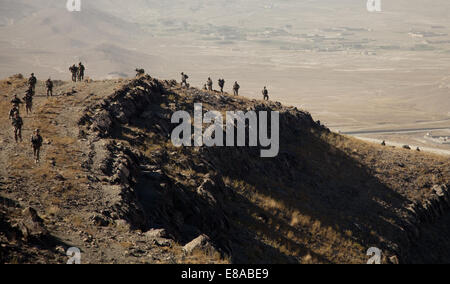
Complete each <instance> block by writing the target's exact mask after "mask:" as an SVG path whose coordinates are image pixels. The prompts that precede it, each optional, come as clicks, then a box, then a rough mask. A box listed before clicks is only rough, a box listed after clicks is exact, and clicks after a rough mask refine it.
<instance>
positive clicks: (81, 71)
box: [77, 62, 86, 82]
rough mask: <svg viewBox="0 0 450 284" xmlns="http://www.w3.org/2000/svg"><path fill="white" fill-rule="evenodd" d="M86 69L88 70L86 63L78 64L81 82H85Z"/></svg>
mask: <svg viewBox="0 0 450 284" xmlns="http://www.w3.org/2000/svg"><path fill="white" fill-rule="evenodd" d="M84 70H86V68H85V67H84V65H83V64H82V63H81V62H80V63H79V64H78V70H77V71H78V81H79V82H83V80H84Z"/></svg>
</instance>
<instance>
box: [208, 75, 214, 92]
mask: <svg viewBox="0 0 450 284" xmlns="http://www.w3.org/2000/svg"><path fill="white" fill-rule="evenodd" d="M206 84H207V85H208V91H212V90H213V81H212V80H211V77H209V78H208V81H207V82H206Z"/></svg>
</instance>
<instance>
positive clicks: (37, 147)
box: [31, 129, 43, 164]
mask: <svg viewBox="0 0 450 284" xmlns="http://www.w3.org/2000/svg"><path fill="white" fill-rule="evenodd" d="M42 142H43V139H42V136H41V135H40V131H39V129H36V130H35V131H34V134H33V135H32V136H31V147H32V148H33V155H34V159H35V162H36V164H37V163H39V159H40V152H41V147H42Z"/></svg>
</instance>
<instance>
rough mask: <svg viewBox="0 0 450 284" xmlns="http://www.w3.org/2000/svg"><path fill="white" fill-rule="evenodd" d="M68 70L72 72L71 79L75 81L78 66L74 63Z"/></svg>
mask: <svg viewBox="0 0 450 284" xmlns="http://www.w3.org/2000/svg"><path fill="white" fill-rule="evenodd" d="M69 70H70V72H71V73H72V81H73V82H76V81H77V74H78V67H77V66H76V65H75V64H74V65H72V66H71V67H70V68H69Z"/></svg>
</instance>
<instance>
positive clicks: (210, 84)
mask: <svg viewBox="0 0 450 284" xmlns="http://www.w3.org/2000/svg"><path fill="white" fill-rule="evenodd" d="M187 79H189V76H188V75H186V74H185V73H184V72H182V73H181V87H183V86H184V87H187V88H189V84H188V82H187ZM218 85H219V87H220V92H221V93H222V94H223V89H224V87H225V79H223V78H222V79H219V80H218ZM240 88H241V86H240V85H239V83H238V82H237V81H236V82H234V85H233V94H234V95H235V96H239V89H240ZM203 90H204V91H210V92H212V91H213V81H212V79H211V77H208V80H207V81H206V84H204V85H203ZM262 95H263V99H264V100H265V101H268V100H269V91H268V90H267V87H264V89H263V90H262Z"/></svg>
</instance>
